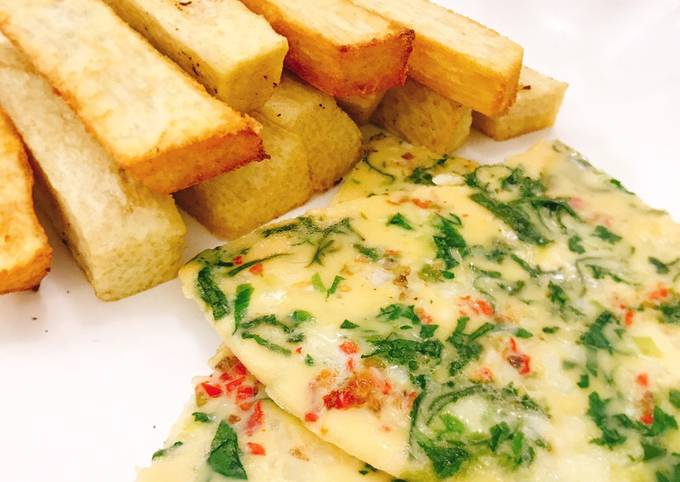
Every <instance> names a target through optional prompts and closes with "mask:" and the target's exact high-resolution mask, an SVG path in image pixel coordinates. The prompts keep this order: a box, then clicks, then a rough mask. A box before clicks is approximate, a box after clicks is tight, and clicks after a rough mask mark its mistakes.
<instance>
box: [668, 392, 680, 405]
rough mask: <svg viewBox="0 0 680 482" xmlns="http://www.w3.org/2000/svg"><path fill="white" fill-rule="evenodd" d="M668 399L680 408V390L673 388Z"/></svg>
mask: <svg viewBox="0 0 680 482" xmlns="http://www.w3.org/2000/svg"><path fill="white" fill-rule="evenodd" d="M668 400H669V401H670V402H671V405H673V406H674V407H675V408H678V409H680V390H671V392H670V393H669V394H668Z"/></svg>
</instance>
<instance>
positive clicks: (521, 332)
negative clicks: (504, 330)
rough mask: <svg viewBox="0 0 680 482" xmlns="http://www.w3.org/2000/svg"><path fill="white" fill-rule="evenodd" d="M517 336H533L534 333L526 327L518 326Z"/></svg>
mask: <svg viewBox="0 0 680 482" xmlns="http://www.w3.org/2000/svg"><path fill="white" fill-rule="evenodd" d="M515 336H516V337H517V338H531V337H533V336H534V334H533V333H531V332H530V331H529V330H525V329H524V328H517V330H515Z"/></svg>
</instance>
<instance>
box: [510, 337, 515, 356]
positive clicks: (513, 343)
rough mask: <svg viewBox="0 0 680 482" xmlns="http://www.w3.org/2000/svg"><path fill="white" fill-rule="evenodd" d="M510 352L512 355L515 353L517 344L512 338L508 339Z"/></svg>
mask: <svg viewBox="0 0 680 482" xmlns="http://www.w3.org/2000/svg"><path fill="white" fill-rule="evenodd" d="M510 350H511V351H512V352H513V353H517V342H516V341H515V339H514V338H510Z"/></svg>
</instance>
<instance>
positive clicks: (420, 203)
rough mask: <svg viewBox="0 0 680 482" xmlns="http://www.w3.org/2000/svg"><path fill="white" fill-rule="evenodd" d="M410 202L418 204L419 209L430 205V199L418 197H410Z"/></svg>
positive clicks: (427, 207)
mask: <svg viewBox="0 0 680 482" xmlns="http://www.w3.org/2000/svg"><path fill="white" fill-rule="evenodd" d="M411 202H412V203H413V204H415V205H416V206H418V207H419V208H420V209H429V208H431V207H432V201H427V200H425V201H424V200H422V199H418V198H413V199H411Z"/></svg>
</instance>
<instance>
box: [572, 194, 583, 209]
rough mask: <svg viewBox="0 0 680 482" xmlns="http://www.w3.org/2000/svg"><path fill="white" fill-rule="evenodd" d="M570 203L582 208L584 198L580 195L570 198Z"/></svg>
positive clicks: (574, 206) (575, 207)
mask: <svg viewBox="0 0 680 482" xmlns="http://www.w3.org/2000/svg"><path fill="white" fill-rule="evenodd" d="M569 205H570V206H571V207H572V208H574V209H581V208H582V207H583V199H581V198H580V197H572V198H569Z"/></svg>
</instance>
